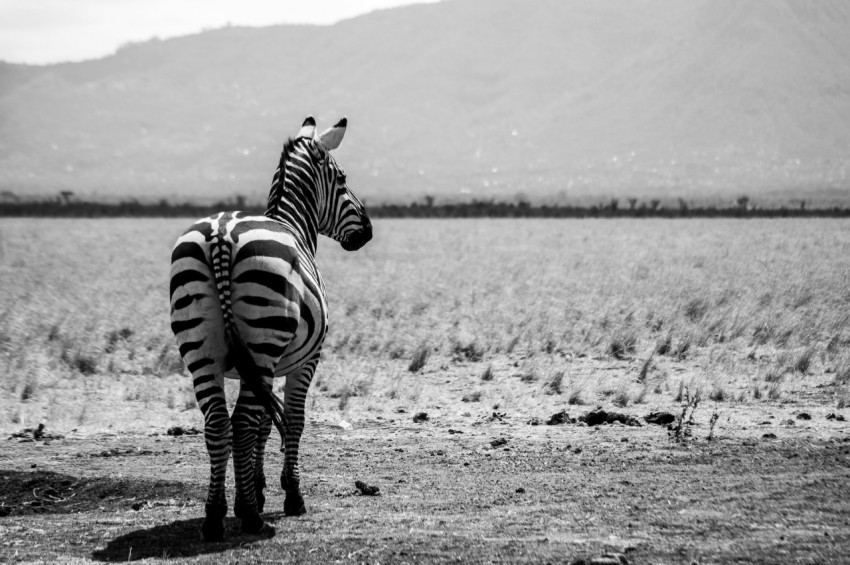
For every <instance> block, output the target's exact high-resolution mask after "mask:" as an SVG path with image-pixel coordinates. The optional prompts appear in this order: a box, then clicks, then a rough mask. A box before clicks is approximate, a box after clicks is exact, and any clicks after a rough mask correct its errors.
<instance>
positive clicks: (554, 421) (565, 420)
mask: <svg viewBox="0 0 850 565" xmlns="http://www.w3.org/2000/svg"><path fill="white" fill-rule="evenodd" d="M569 423H570V415H569V414H567V411H566V410H561V411H560V412H557V413H555V414H552V415H551V416H549V419H548V420H546V425H547V426H560V425H561V424H569Z"/></svg>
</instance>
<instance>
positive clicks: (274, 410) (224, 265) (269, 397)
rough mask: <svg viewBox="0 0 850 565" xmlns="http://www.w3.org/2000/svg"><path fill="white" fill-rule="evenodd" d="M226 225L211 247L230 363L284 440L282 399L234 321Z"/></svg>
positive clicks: (229, 249)
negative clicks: (265, 378) (267, 383)
mask: <svg viewBox="0 0 850 565" xmlns="http://www.w3.org/2000/svg"><path fill="white" fill-rule="evenodd" d="M223 232H224V229H223V227H222V228H220V229H219V233H218V234H217V235H216V236H215V238H214V244H213V245H212V246H211V258H212V268H213V277H214V278H215V284H216V288H217V289H218V298H219V302H220V303H221V313H222V317H223V318H224V332H225V340H226V342H227V351H228V365H230V366H233V367H234V368H235V369H236V371H237V372H238V373H239V376H240V377H242V379H241V382H244V383H245V384H246V385H248V388H249V389H250V390H251V392H252V393H253V394H254V397H255V398H256V399H257V400H259V402H260V404H261V405H262V406H263V408H265V409H266V412H267V413H268V414H269V415H270V416H271V418H272V422H273V423H274V426H275V427H276V428H277V431H278V432H280V437H281V439H284V438H285V437H286V430H287V427H288V426H287V422H286V415H285V414H284V412H283V402H282V401H281V400H280V399H279V398H278V397H277V395H275V393H274V391H273V390H272V388H271V386H269V387H266V385H265V383H263V380H262V377H261V374H262V373H261V369H260V368H259V367H258V366H257V363H256V362H255V361H254V358H253V357H252V356H251V352H250V351H248V348H247V347H246V346H245V343H244V342H243V341H242V337H241V336H240V335H239V330H238V329H237V328H236V324H235V323H234V321H233V309H232V305H231V302H230V259H231V252H232V246H231V244H230V242H229V241H227V240H226V239H225V237H224V233H223Z"/></svg>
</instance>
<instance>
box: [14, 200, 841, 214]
mask: <svg viewBox="0 0 850 565" xmlns="http://www.w3.org/2000/svg"><path fill="white" fill-rule="evenodd" d="M626 204H627V205H626V206H621V205H620V201H619V199H616V198H612V199H610V200H608V201H606V202H602V203H599V204H591V205H571V204H532V203H531V202H528V201H525V200H517V201H499V200H470V201H467V202H443V203H435V201H434V198H433V197H430V196H428V197H425V199H424V201H422V202H418V201H417V202H411V203H408V204H392V203H382V204H371V203H370V204H367V209H368V212H369V216H370V217H373V218H648V217H655V218H685V217H687V218H723V217H733V218H775V217H842V218H843V217H850V208H847V207H843V206H841V207H839V206H833V207H821V208H810V207H806V203H805V201H803V200H797V201H795V205H793V206H784V205H780V206H773V207H760V206H756V205H753V204H752V203H751V201H750V199H749V198H747V197H741V198H738V199H737V201H735V202H733V203H731V204H729V205H726V206H717V205H692V204H690V203H688V202H687V201H686V200H684V199H679V200H678V201H677V202H676V203H674V204H673V205H670V204H667V205H664V204H662V203H661V201H660V200H657V199H653V200H649V201H648V202H639V201H638V200H637V199H635V198H628V199H626ZM221 210H242V211H244V212H246V213H249V214H262V213H263V212H264V211H265V206H260V205H257V204H250V203H247V201H246V199H245V198H244V197H242V196H237V197H235V198H234V199H231V200H222V201H219V202H214V203H211V204H200V203H191V202H185V203H172V202H169V201H167V200H160V201H158V202H140V201H137V200H127V201H122V202H114V203H110V202H97V201H85V200H77V199H73V198H72V197H71V196H69V195H68V194H63V195H62V196H61V197H60V198H55V199H47V200H38V201H36V200H33V201H2V202H0V216H6V217H15V216H46V217H69V218H100V217H166V218H167V217H186V216H190V217H202V216H208V215H211V214H214V213H216V212H218V211H221Z"/></svg>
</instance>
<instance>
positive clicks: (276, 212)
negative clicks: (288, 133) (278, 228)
mask: <svg viewBox="0 0 850 565" xmlns="http://www.w3.org/2000/svg"><path fill="white" fill-rule="evenodd" d="M295 153H296V150H295V141H294V140H292V139H291V138H290V139H288V140H287V141H286V143H284V146H283V152H282V153H281V156H280V164H278V167H277V170H276V171H275V174H274V178H273V179H272V186H271V190H270V191H269V204H268V207H267V208H266V214H265V215H266V217H268V218H271V219H273V220H276V221H278V222H280V223H281V224H283V225H285V226H287V227H288V228H289V229H290V230H292V233H293V235H295V236H296V239H297V240H298V242H299V243H300V244H301V245H302V246H303V248H304V249H305V250H306V251H307V252H309V253H310V255H312V256H313V257H315V256H316V246H317V241H318V238H319V212H318V202H317V201H316V194H317V190H316V178H315V172H314V169H313V163H312V162H311V160H310V158H309V156H307V155H302V156H298V157H295V158H294V159H293V155H294V154H295ZM293 160H294V161H295V165H296V166H295V167H292V163H290V161H293Z"/></svg>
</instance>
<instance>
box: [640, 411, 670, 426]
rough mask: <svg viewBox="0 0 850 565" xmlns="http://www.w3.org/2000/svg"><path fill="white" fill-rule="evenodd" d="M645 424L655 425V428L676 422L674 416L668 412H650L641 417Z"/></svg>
mask: <svg viewBox="0 0 850 565" xmlns="http://www.w3.org/2000/svg"><path fill="white" fill-rule="evenodd" d="M643 419H644V420H645V421H646V423H647V424H655V425H657V426H666V425H667V424H672V423H673V422H675V421H676V416H674V415H673V414H671V413H669V412H650V413H649V414H647V415H646V416H644V417H643Z"/></svg>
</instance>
